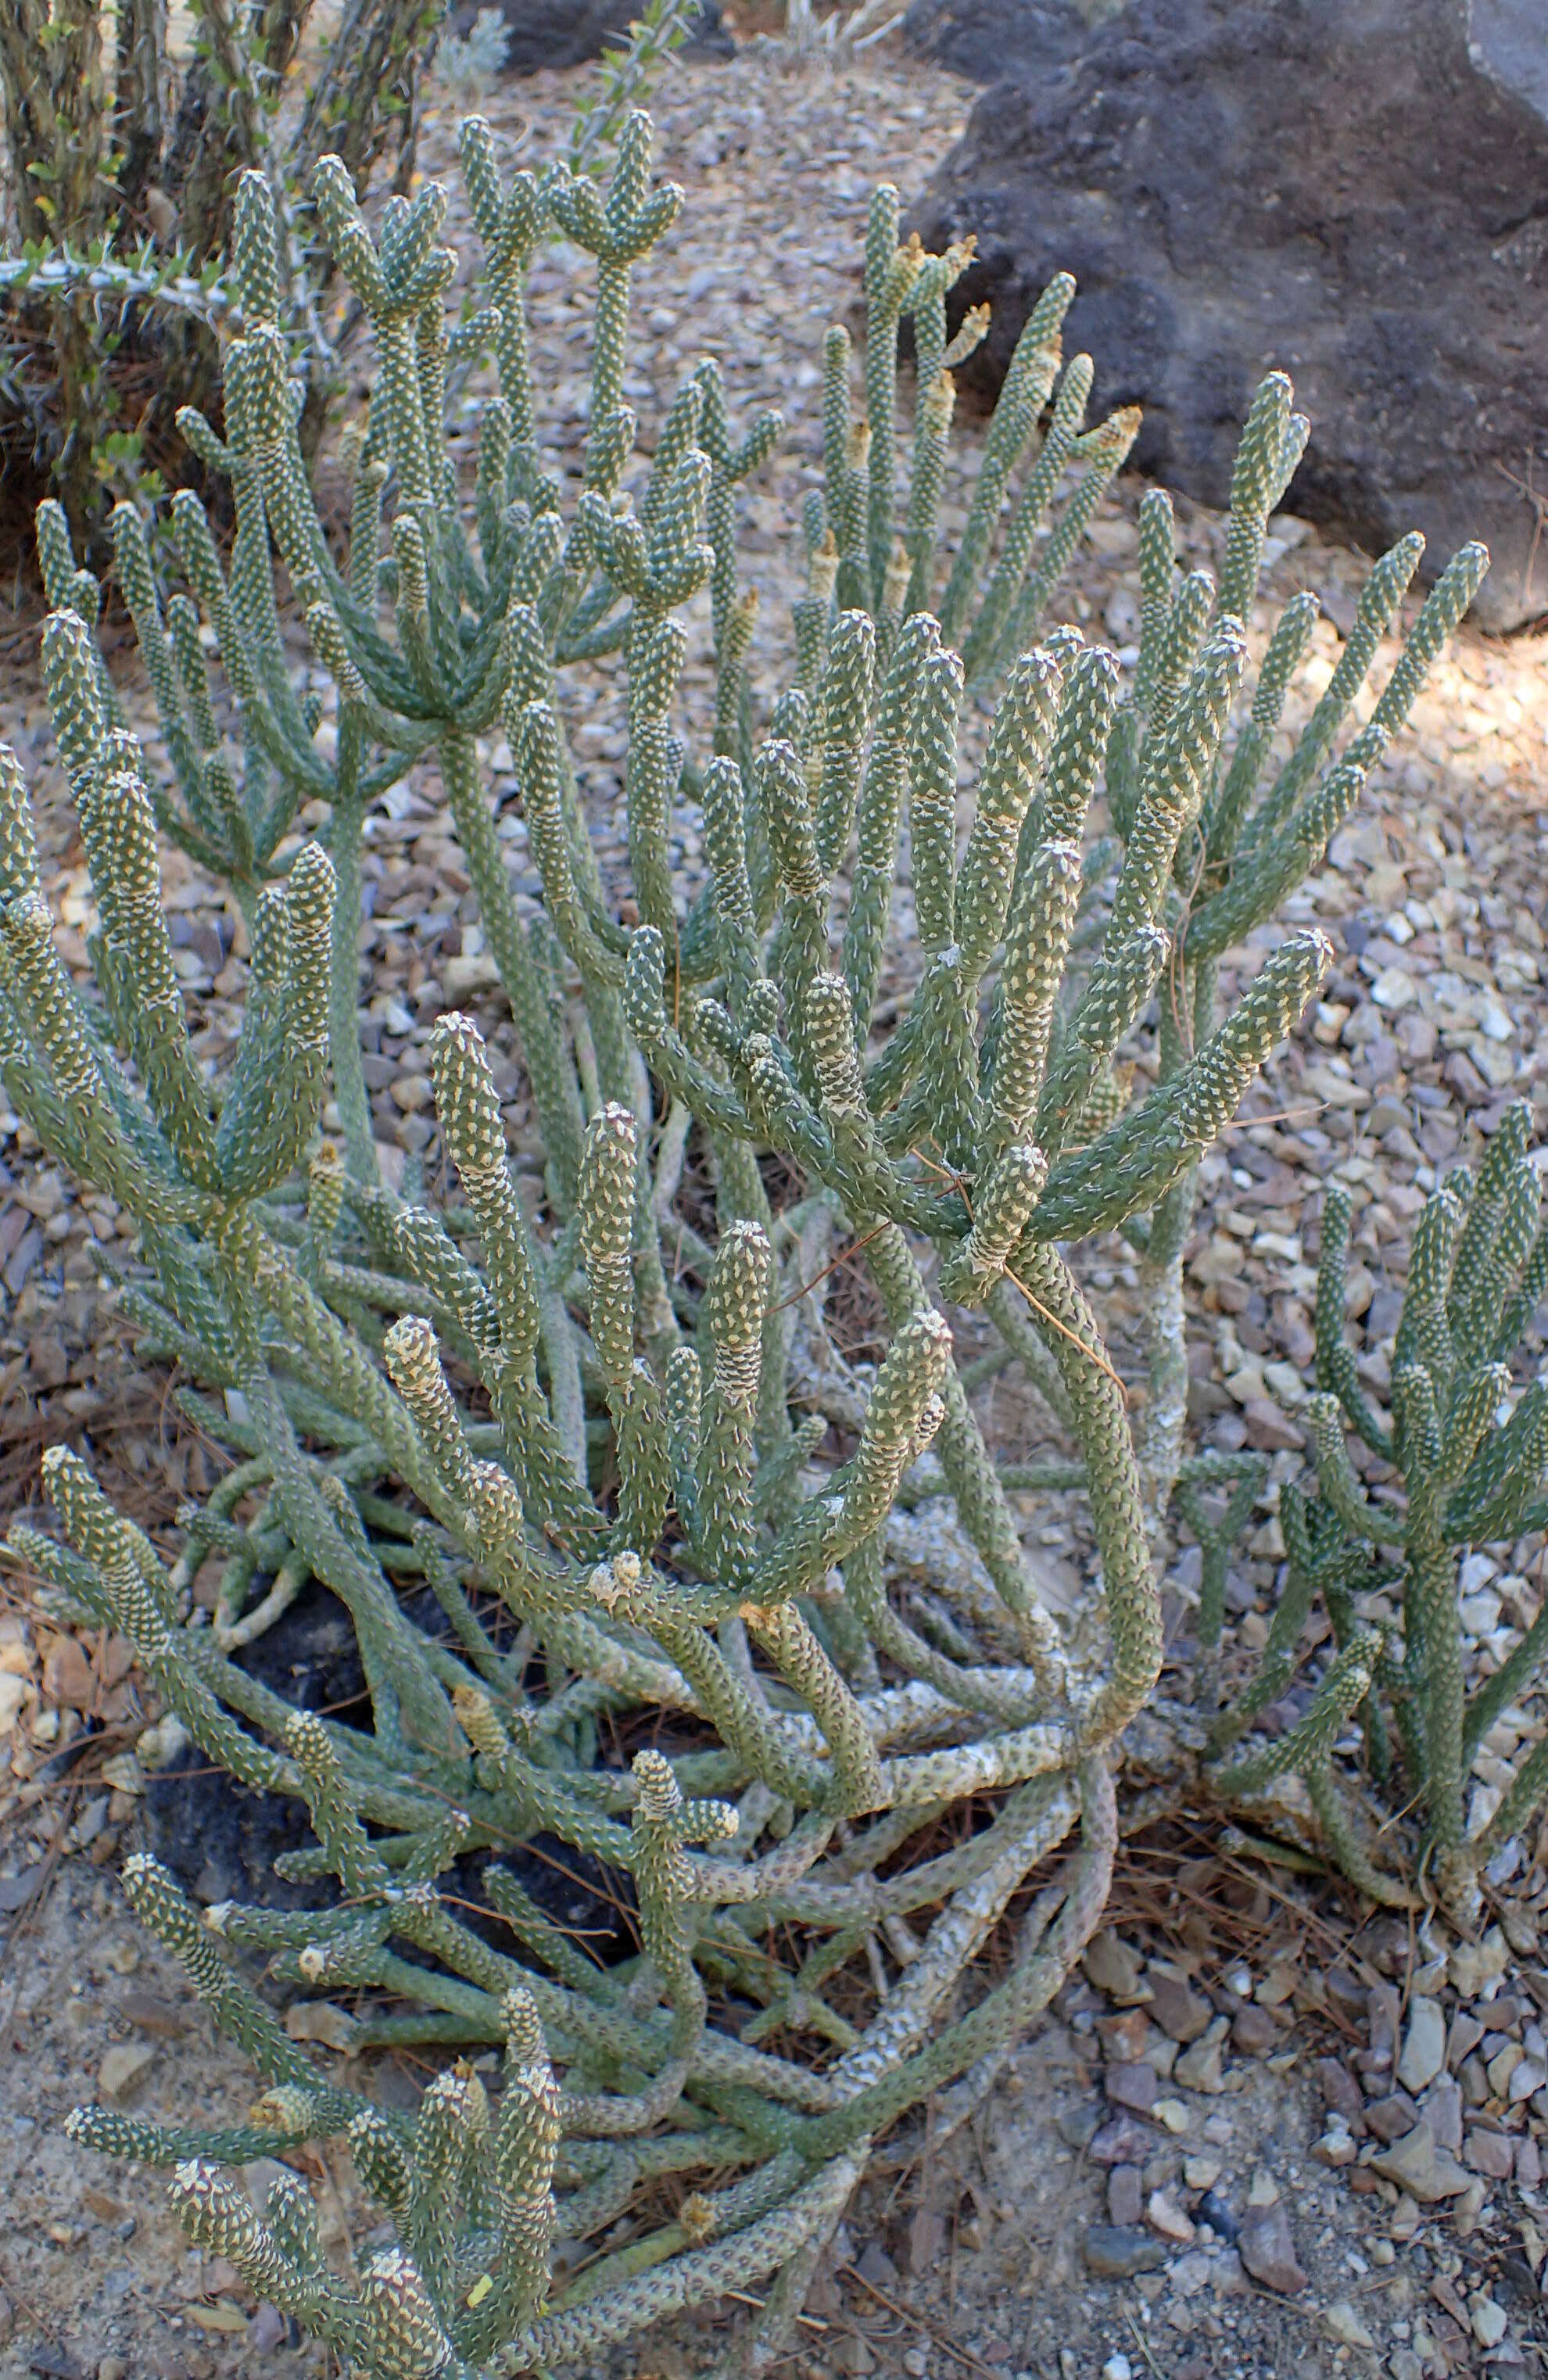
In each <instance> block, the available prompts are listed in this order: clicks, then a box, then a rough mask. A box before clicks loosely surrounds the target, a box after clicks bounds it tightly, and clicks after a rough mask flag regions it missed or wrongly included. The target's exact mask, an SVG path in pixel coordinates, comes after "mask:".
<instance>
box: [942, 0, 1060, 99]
mask: <svg viewBox="0 0 1548 2380" xmlns="http://www.w3.org/2000/svg"><path fill="white" fill-rule="evenodd" d="M1089 38H1090V28H1089V25H1088V22H1087V19H1086V18H1084V17H1083V16H1082V13H1081V11H1080V9H1079V8H1078V7H1077V6H1075V0H913V6H912V7H911V8H910V9H909V11H908V14H907V15H906V16H905V17H904V18H903V40H904V42H905V43H906V45H907V46H908V47H909V48H910V49H911V50H916V51H918V53H919V54H920V55H921V56H922V57H926V58H933V59H934V60H935V62H936V64H937V66H943V67H950V69H951V71H952V73H953V74H960V75H966V76H967V77H968V79H969V80H970V81H972V82H998V81H999V79H1000V77H1001V76H1002V75H1005V74H1015V73H1019V72H1022V71H1023V70H1024V68H1023V63H1022V62H1023V61H1027V62H1029V63H1030V61H1031V60H1033V59H1034V58H1035V59H1036V60H1038V61H1039V63H1040V67H1041V69H1042V70H1043V71H1044V72H1045V73H1049V74H1051V73H1052V72H1053V71H1054V69H1055V68H1056V67H1068V66H1071V65H1073V63H1074V61H1075V60H1076V59H1077V58H1078V57H1079V56H1080V54H1081V51H1082V47H1083V45H1084V43H1085V42H1087V41H1088V40H1089ZM1012 61H1013V63H1012Z"/></svg>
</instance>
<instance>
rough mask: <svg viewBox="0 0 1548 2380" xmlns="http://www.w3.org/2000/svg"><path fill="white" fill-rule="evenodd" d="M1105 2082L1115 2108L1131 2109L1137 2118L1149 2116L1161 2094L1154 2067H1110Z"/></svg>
mask: <svg viewBox="0 0 1548 2380" xmlns="http://www.w3.org/2000/svg"><path fill="white" fill-rule="evenodd" d="M1103 2080H1104V2082H1105V2083H1106V2084H1107V2096H1108V2098H1109V2099H1110V2100H1111V2101H1112V2104H1113V2106H1114V2107H1131V2108H1132V2109H1133V2111H1134V2113H1135V2114H1136V2115H1137V2116H1148V2115H1149V2113H1150V2111H1151V2109H1152V2108H1153V2107H1155V2102H1156V2100H1157V2099H1158V2098H1159V2096H1160V2094H1161V2085H1160V2083H1159V2082H1158V2081H1157V2079H1156V2073H1155V2067H1154V2066H1144V2065H1135V2066H1109V2067H1108V2069H1107V2073H1106V2074H1105V2075H1104V2077H1103Z"/></svg>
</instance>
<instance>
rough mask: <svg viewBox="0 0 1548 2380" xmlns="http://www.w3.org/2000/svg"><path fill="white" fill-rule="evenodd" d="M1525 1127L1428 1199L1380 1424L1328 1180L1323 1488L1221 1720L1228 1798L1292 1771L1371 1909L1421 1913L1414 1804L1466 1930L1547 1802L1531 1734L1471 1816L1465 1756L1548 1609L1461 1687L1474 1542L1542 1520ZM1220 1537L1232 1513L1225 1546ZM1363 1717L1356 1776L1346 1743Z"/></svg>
mask: <svg viewBox="0 0 1548 2380" xmlns="http://www.w3.org/2000/svg"><path fill="white" fill-rule="evenodd" d="M1531 1128H1532V1125H1531V1109H1530V1105H1529V1104H1528V1103H1527V1102H1526V1101H1524V1100H1523V1101H1519V1102H1518V1103H1517V1104H1516V1105H1514V1106H1513V1107H1510V1108H1508V1109H1507V1110H1506V1114H1505V1116H1504V1119H1503V1120H1502V1122H1501V1124H1500V1127H1499V1129H1498V1131H1497V1132H1496V1133H1495V1135H1494V1138H1493V1140H1492V1141H1491V1142H1490V1144H1489V1147H1488V1151H1487V1154H1486V1155H1485V1157H1484V1160H1483V1162H1482V1164H1481V1167H1480V1169H1479V1173H1478V1179H1477V1181H1476V1183H1475V1182H1474V1180H1473V1179H1472V1177H1471V1175H1470V1174H1469V1172H1468V1171H1467V1169H1466V1168H1465V1167H1460V1166H1459V1167H1457V1168H1454V1169H1453V1171H1452V1172H1449V1173H1448V1174H1447V1175H1446V1176H1445V1180H1444V1181H1443V1182H1442V1183H1440V1184H1438V1185H1437V1187H1436V1188H1435V1190H1434V1191H1433V1193H1432V1195H1431V1196H1430V1197H1429V1199H1428V1200H1427V1201H1426V1203H1425V1206H1424V1208H1423V1209H1422V1211H1421V1215H1420V1218H1419V1220H1418V1223H1417V1225H1416V1227H1415V1232H1414V1238H1413V1244H1412V1247H1411V1249H1410V1251H1409V1266H1408V1277H1407V1290H1406V1293H1405V1296H1404V1301H1403V1312H1402V1317H1401V1319H1400V1321H1399V1323H1398V1326H1397V1342H1396V1348H1395V1353H1394V1356H1393V1362H1392V1367H1391V1389H1390V1394H1389V1397H1388V1405H1389V1411H1388V1412H1387V1413H1386V1414H1385V1415H1384V1414H1383V1413H1381V1412H1380V1411H1379V1410H1378V1408H1377V1407H1376V1405H1374V1404H1373V1402H1372V1400H1371V1398H1370V1397H1369V1396H1368V1395H1367V1393H1366V1390H1365V1388H1364V1386H1363V1385H1362V1383H1361V1378H1360V1373H1359V1370H1358V1368H1357V1365H1356V1360H1355V1355H1354V1352H1353V1350H1352V1349H1351V1348H1350V1347H1349V1345H1348V1342H1347V1340H1346V1338H1345V1333H1344V1293H1345V1273H1346V1269H1347V1266H1348V1246H1349V1200H1348V1192H1347V1191H1346V1190H1345V1189H1344V1188H1343V1187H1342V1185H1340V1184H1334V1185H1333V1186H1332V1187H1331V1188H1330V1189H1329V1191H1328V1192H1327V1194H1326V1196H1325V1197H1324V1203H1323V1218H1322V1249H1321V1257H1320V1263H1319V1269H1318V1281H1317V1311H1316V1335H1317V1356H1316V1367H1317V1382H1318V1390H1319V1392H1318V1394H1317V1395H1316V1396H1315V1397H1314V1398H1313V1399H1312V1403H1311V1405H1310V1406H1309V1408H1308V1420H1309V1423H1310V1427H1311V1431H1312V1446H1313V1451H1314V1457H1315V1481H1316V1486H1315V1492H1314V1493H1311V1494H1309V1493H1308V1492H1307V1491H1306V1490H1305V1489H1304V1488H1298V1487H1296V1486H1294V1485H1288V1486H1287V1487H1286V1488H1284V1489H1283V1491H1282V1493H1281V1498H1280V1506H1279V1511H1280V1520H1281V1524H1282V1527H1283V1530H1284V1537H1285V1550H1286V1554H1287V1556H1288V1573H1287V1579H1286V1584H1285V1586H1284V1588H1283V1591H1282V1593H1281V1596H1280V1599H1279V1602H1278V1605H1277V1608H1276V1611H1275V1614H1274V1618H1273V1622H1272V1625H1271V1628H1270V1631H1269V1637H1268V1642H1267V1645H1266V1646H1265V1648H1264V1656H1263V1660H1262V1663H1261V1665H1260V1666H1259V1668H1258V1670H1257V1672H1256V1674H1255V1675H1254V1676H1253V1678H1252V1681H1251V1682H1250V1683H1249V1684H1248V1686H1247V1688H1246V1690H1245V1691H1244V1692H1243V1693H1241V1694H1240V1695H1238V1696H1235V1697H1233V1699H1232V1701H1231V1704H1230V1706H1229V1708H1228V1710H1226V1711H1224V1712H1222V1713H1220V1714H1219V1715H1218V1716H1217V1717H1216V1718H1215V1722H1214V1728H1213V1732H1212V1737H1211V1743H1210V1755H1211V1759H1210V1765H1209V1767H1208V1770H1207V1774H1208V1777H1209V1780H1210V1783H1211V1786H1212V1789H1213V1790H1214V1791H1215V1792H1216V1793H1217V1794H1219V1795H1221V1796H1222V1797H1226V1798H1230V1799H1232V1800H1235V1801H1238V1802H1243V1803H1246V1802H1249V1801H1250V1800H1251V1799H1252V1798H1255V1797H1259V1796H1264V1795H1265V1794H1267V1793H1268V1792H1270V1791H1271V1790H1272V1789H1274V1788H1275V1787H1276V1786H1277V1785H1279V1784H1280V1783H1281V1781H1282V1780H1284V1779H1300V1782H1301V1783H1302V1785H1303V1786H1304V1788H1305V1789H1306V1792H1307V1795H1308V1797H1309V1800H1310V1803H1311V1806H1312V1814H1313V1815H1314V1816H1315V1819H1316V1822H1317V1825H1318V1828H1319V1829H1320V1833H1321V1838H1322V1840H1323V1842H1324V1846H1325V1847H1326V1849H1327V1850H1328V1851H1329V1852H1330V1853H1331V1855H1332V1856H1333V1858H1334V1859H1335V1860H1336V1862H1337V1863H1338V1864H1339V1865H1341V1866H1342V1867H1343V1868H1344V1870H1345V1872H1346V1873H1347V1874H1348V1876H1349V1877H1350V1878H1351V1879H1352V1881H1353V1882H1355V1883H1356V1884H1358V1885H1359V1887H1360V1888H1361V1891H1363V1892H1365V1893H1367V1894H1368V1895H1369V1896H1370V1897H1371V1898H1372V1899H1373V1900H1381V1901H1386V1902H1391V1903H1395V1904H1397V1905H1399V1906H1412V1905H1414V1902H1415V1884H1416V1882H1417V1878H1414V1879H1410V1880H1408V1881H1405V1880H1404V1879H1403V1878H1401V1877H1399V1876H1397V1874H1395V1873H1394V1865H1393V1860H1392V1857H1391V1849H1392V1845H1393V1844H1394V1843H1395V1842H1397V1841H1398V1840H1401V1838H1402V1833H1403V1831H1404V1830H1403V1828H1401V1826H1400V1823H1399V1822H1400V1820H1401V1819H1402V1818H1404V1817H1409V1816H1411V1819H1412V1824H1411V1827H1410V1828H1409V1832H1411V1833H1412V1834H1414V1835H1415V1836H1417V1838H1418V1841H1419V1846H1420V1851H1421V1863H1422V1864H1427V1865H1433V1872H1434V1879H1435V1886H1436V1889H1437V1891H1438V1894H1439V1897H1440V1899H1441V1900H1442V1902H1443V1904H1444V1905H1445V1908H1446V1910H1447V1911H1448V1913H1450V1914H1451V1916H1452V1917H1453V1918H1454V1919H1455V1920H1456V1921H1457V1924H1459V1925H1464V1926H1469V1927H1470V1926H1471V1925H1473V1924H1474V1923H1475V1921H1476V1919H1477V1916H1478V1914H1479V1910H1480V1907H1481V1899H1480V1891H1479V1881H1478V1879H1479V1876H1480V1873H1481V1870H1482V1869H1483V1867H1485V1866H1486V1865H1487V1864H1488V1863H1489V1861H1490V1860H1492V1859H1493V1858H1494V1855H1495V1854H1496V1853H1497V1852H1502V1851H1503V1850H1504V1849H1505V1848H1506V1845H1507V1844H1508V1843H1509V1842H1510V1840H1511V1839H1512V1838H1513V1837H1514V1836H1516V1835H1518V1834H1520V1833H1521V1832H1522V1830H1523V1828H1525V1827H1526V1826H1527V1824H1528V1823H1529V1821H1530V1819H1531V1818H1532V1816H1533V1815H1535V1813H1536V1812H1537V1810H1538V1809H1539V1808H1540V1807H1541V1805H1542V1800H1543V1797H1544V1795H1545V1794H1548V1748H1545V1747H1544V1745H1543V1743H1537V1744H1535V1745H1534V1746H1531V1747H1530V1748H1529V1749H1528V1750H1526V1751H1525V1752H1523V1753H1522V1754H1521V1756H1520V1758H1519V1759H1518V1761H1517V1763H1516V1766H1515V1767H1514V1770H1513V1772H1512V1773H1511V1774H1510V1776H1509V1778H1508V1781H1507V1782H1506V1784H1505V1785H1504V1786H1503V1787H1502V1788H1500V1789H1498V1790H1496V1791H1492V1793H1491V1795H1490V1798H1489V1802H1488V1803H1486V1804H1485V1805H1484V1806H1483V1807H1481V1808H1480V1809H1479V1810H1478V1811H1477V1812H1476V1814H1469V1811H1468V1809H1467V1807H1466V1799H1467V1780H1468V1777H1469V1771H1470V1770H1471V1767H1472V1764H1473V1758H1474V1755H1475V1754H1476V1753H1477V1752H1478V1750H1479V1747H1480V1745H1481V1743H1483V1740H1484V1738H1485V1737H1486V1736H1487V1735H1488V1734H1489V1732H1490V1730H1491V1729H1492V1728H1493V1727H1494V1725H1495V1723H1496V1721H1498V1720H1499V1719H1501V1718H1503V1717H1504V1715H1505V1714H1506V1711H1507V1710H1508V1709H1509V1708H1510V1706H1511V1705H1512V1704H1513V1703H1515V1702H1516V1701H1517V1699H1518V1696H1520V1695H1521V1694H1523V1693H1524V1692H1526V1691H1528V1690H1530V1688H1531V1687H1532V1686H1533V1685H1535V1683H1536V1682H1537V1681H1538V1679H1539V1676H1540V1672H1541V1668H1542V1649H1543V1645H1544V1643H1545V1642H1548V1619H1545V1618H1544V1616H1543V1614H1542V1612H1540V1613H1539V1614H1538V1616H1537V1617H1536V1618H1535V1619H1534V1620H1533V1621H1531V1623H1530V1626H1528V1627H1527V1628H1526V1629H1525V1630H1524V1631H1523V1632H1522V1633H1521V1635H1520V1637H1519V1639H1518V1642H1517V1644H1516V1645H1514V1646H1513V1647H1512V1649H1511V1650H1510V1651H1509V1653H1508V1654H1507V1655H1506V1658H1504V1659H1503V1660H1500V1661H1497V1662H1496V1663H1494V1666H1493V1667H1492V1668H1491V1669H1490V1670H1487V1671H1485V1672H1484V1673H1483V1674H1482V1675H1481V1676H1480V1677H1478V1678H1477V1679H1475V1681H1474V1682H1473V1686H1472V1691H1471V1693H1470V1694H1469V1691H1468V1681H1467V1663H1466V1660H1465V1658H1464V1647H1463V1643H1462V1626H1463V1622H1462V1610H1461V1602H1462V1585H1461V1579H1462V1571H1463V1565H1464V1563H1465V1562H1466V1560H1467V1558H1468V1556H1469V1553H1471V1552H1472V1551H1473V1550H1474V1549H1475V1548H1479V1547H1481V1546H1482V1545H1485V1544H1489V1543H1497V1542H1500V1541H1504V1542H1506V1543H1507V1544H1509V1543H1513V1542H1515V1541H1517V1540H1518V1539H1519V1538H1521V1537H1524V1536H1525V1537H1530V1536H1534V1535H1536V1534H1538V1533H1539V1532H1541V1531H1542V1528H1543V1527H1544V1525H1545V1524H1548V1497H1545V1496H1544V1492H1543V1489H1544V1475H1545V1474H1548V1388H1545V1387H1544V1384H1543V1383H1542V1381H1541V1380H1536V1379H1534V1380H1530V1381H1527V1382H1525V1383H1523V1382H1522V1381H1520V1380H1519V1379H1518V1378H1514V1377H1513V1374H1512V1369H1511V1366H1512V1365H1513V1364H1516V1365H1519V1362H1520V1358H1521V1355H1522V1340H1523V1336H1524V1333H1525V1331H1526V1330H1527V1327H1528V1325H1529V1324H1530V1322H1531V1320H1532V1318H1533V1317H1534V1315H1535V1314H1536V1312H1537V1310H1538V1308H1539V1306H1540V1305H1541V1304H1542V1297H1543V1294H1544V1292H1545V1290H1548V1230H1545V1229H1544V1227H1543V1223H1542V1183H1541V1180H1540V1178H1539V1175H1538V1173H1537V1171H1536V1169H1535V1168H1534V1167H1533V1166H1532V1165H1531V1164H1530V1162H1529V1160H1528V1156H1527V1151H1528V1148H1529V1146H1530V1139H1531ZM1350 1433H1353V1435H1354V1437H1355V1439H1356V1440H1357V1441H1358V1442H1359V1443H1360V1444H1361V1446H1362V1447H1363V1448H1364V1449H1365V1450H1366V1451H1368V1454H1369V1456H1370V1457H1372V1458H1373V1460H1371V1461H1367V1462H1366V1463H1365V1465H1364V1470H1365V1477H1364V1478H1363V1479H1362V1478H1361V1476H1360V1475H1359V1474H1358V1473H1357V1471H1356V1468H1355V1466H1354V1464H1353V1463H1352V1462H1351V1460H1350V1454H1349V1436H1350ZM1237 1517H1238V1518H1239V1519H1240V1514H1239V1515H1238V1516H1237ZM1229 1534H1230V1524H1229V1520H1228V1523H1227V1525H1226V1526H1225V1527H1223V1528H1222V1530H1221V1532H1220V1538H1221V1542H1224V1540H1225V1538H1226V1537H1227V1536H1229ZM1314 1605H1320V1606H1321V1608H1322V1609H1323V1611H1324V1612H1325V1615H1326V1618H1327V1620H1328V1621H1329V1622H1330V1623H1331V1627H1332V1642H1333V1646H1334V1648H1335V1651H1334V1657H1333V1658H1332V1659H1331V1660H1330V1661H1329V1662H1328V1665H1327V1667H1326V1669H1325V1670H1324V1675H1323V1677H1322V1679H1321V1681H1320V1682H1319V1684H1318V1687H1317V1690H1316V1693H1315V1694H1313V1696H1312V1701H1311V1703H1310V1706H1309V1707H1308V1709H1307V1711H1306V1714H1305V1716H1304V1717H1303V1718H1301V1719H1300V1721H1299V1723H1298V1724H1297V1725H1296V1726H1294V1727H1292V1728H1290V1729H1289V1730H1287V1731H1286V1732H1285V1733H1284V1734H1282V1735H1280V1736H1278V1737H1276V1738H1275V1739H1273V1740H1272V1741H1271V1742H1269V1743H1265V1744H1263V1745H1261V1746H1258V1747H1257V1748H1255V1749H1246V1748H1244V1746H1243V1738H1244V1737H1245V1736H1246V1735H1247V1734H1248V1733H1249V1730H1252V1726H1253V1723H1254V1721H1255V1720H1256V1719H1257V1718H1258V1717H1259V1715H1260V1714H1261V1713H1262V1712H1263V1711H1264V1709H1265V1708H1266V1707H1267V1706H1268V1705H1270V1704H1271V1703H1273V1702H1275V1701H1276V1698H1277V1697H1278V1696H1279V1695H1281V1694H1283V1693H1284V1691H1285V1688H1286V1686H1287V1684H1288V1682H1289V1680H1290V1678H1291V1675H1292V1673H1293V1670H1294V1669H1295V1666H1296V1663H1297V1660H1298V1658H1300V1637H1301V1633H1302V1631H1303V1629H1304V1627H1305V1624H1306V1621H1307V1619H1308V1617H1309V1615H1310V1614H1311V1612H1312V1609H1313V1606H1314ZM1217 1626H1218V1621H1217V1620H1216V1621H1215V1627H1216V1628H1217ZM1356 1717H1359V1718H1360V1719H1361V1736H1362V1742H1363V1753H1364V1760H1363V1763H1362V1766H1363V1767H1364V1770H1365V1775H1364V1777H1363V1779H1361V1777H1360V1776H1359V1774H1358V1772H1356V1773H1354V1774H1350V1773H1348V1772H1347V1771H1346V1770H1345V1768H1344V1767H1343V1766H1342V1764H1340V1763H1338V1762H1336V1759H1335V1756H1334V1755H1335V1753H1336V1749H1337V1748H1338V1739H1339V1738H1340V1736H1341V1735H1342V1733H1343V1731H1344V1730H1345V1728H1346V1726H1347V1724H1348V1722H1349V1721H1350V1720H1351V1719H1352V1718H1356ZM1372 1799H1373V1801H1374V1807H1372V1806H1371V1803H1372ZM1264 1806H1270V1807H1271V1806H1272V1805H1271V1804H1264ZM1384 1834H1385V1835H1388V1836H1389V1838H1390V1840H1389V1842H1388V1844H1387V1845H1386V1846H1385V1848H1384V1847H1383V1846H1382V1845H1381V1843H1380V1840H1379V1838H1380V1837H1381V1836H1382V1835H1384Z"/></svg>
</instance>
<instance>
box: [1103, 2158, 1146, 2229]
mask: <svg viewBox="0 0 1548 2380" xmlns="http://www.w3.org/2000/svg"><path fill="white" fill-rule="evenodd" d="M1144 2212H1145V2192H1144V2183H1143V2180H1141V2178H1140V2168H1139V2167H1138V2166H1137V2165H1115V2166H1114V2168H1113V2169H1112V2171H1111V2173H1110V2174H1109V2175H1108V2176H1107V2219H1108V2221H1109V2222H1111V2223H1114V2224H1116V2225H1117V2226H1118V2228H1119V2230H1125V2229H1127V2230H1132V2229H1134V2228H1135V2227H1136V2226H1137V2225H1138V2224H1141V2223H1143V2220H1144Z"/></svg>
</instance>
